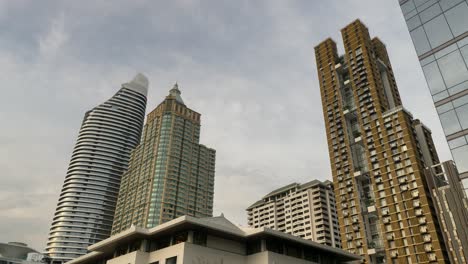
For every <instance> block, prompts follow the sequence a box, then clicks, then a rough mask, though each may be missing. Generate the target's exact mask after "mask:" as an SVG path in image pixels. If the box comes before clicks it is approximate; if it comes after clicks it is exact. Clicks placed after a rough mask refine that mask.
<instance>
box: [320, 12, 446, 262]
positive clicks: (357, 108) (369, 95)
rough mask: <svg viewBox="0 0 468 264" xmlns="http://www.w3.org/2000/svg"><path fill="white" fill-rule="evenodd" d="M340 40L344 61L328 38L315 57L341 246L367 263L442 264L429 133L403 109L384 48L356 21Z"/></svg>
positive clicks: (442, 257)
mask: <svg viewBox="0 0 468 264" xmlns="http://www.w3.org/2000/svg"><path fill="white" fill-rule="evenodd" d="M341 33H342V37H343V43H344V49H345V54H344V55H343V56H339V55H338V52H337V46H336V43H335V42H334V41H333V40H331V39H326V40H325V41H323V42H322V43H320V44H319V45H318V46H317V47H315V55H316V61H317V70H318V77H319V81H320V91H321V97H322V104H323V113H324V118H325V124H326V132H327V140H328V149H329V156H330V162H331V169H332V175H333V186H334V189H335V195H336V204H337V209H338V219H339V224H340V234H341V243H342V247H343V248H344V249H346V250H348V251H350V252H351V253H353V252H354V253H356V254H359V255H361V256H363V257H364V259H365V263H447V261H448V257H447V252H446V249H445V245H444V242H443V238H442V235H441V229H440V226H439V223H438V219H437V217H436V213H435V209H434V205H433V201H432V199H431V195H430V193H429V191H428V189H427V184H426V181H425V177H424V169H425V168H426V166H428V165H431V164H432V163H433V162H434V161H438V158H437V153H436V152H435V149H434V147H433V144H432V140H431V136H430V131H429V130H428V129H427V128H425V127H424V126H423V125H422V124H421V123H420V122H418V121H416V120H414V119H413V117H412V115H411V113H409V112H408V111H407V110H405V109H404V108H403V107H402V105H401V100H400V96H399V92H398V88H397V85H396V82H395V78H394V75H393V70H392V65H391V64H390V60H389V58H388V54H387V51H386V47H385V45H384V44H383V43H382V42H381V41H380V40H379V39H378V38H372V39H371V38H370V36H369V32H368V29H367V28H366V26H365V25H364V24H363V23H362V22H360V21H359V20H356V21H354V22H353V23H351V24H349V25H348V26H346V27H345V28H343V29H342V30H341ZM422 146H424V147H422Z"/></svg>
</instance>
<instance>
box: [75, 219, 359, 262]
mask: <svg viewBox="0 0 468 264" xmlns="http://www.w3.org/2000/svg"><path fill="white" fill-rule="evenodd" d="M88 249H89V250H90V251H91V253H89V254H87V255H85V256H82V257H79V258H77V259H75V260H72V261H70V262H68V264H91V263H92V264H104V263H106V264H207V263H209V264H267V263H269V264H270V263H271V264H272V263H277V264H280V263H287V264H314V263H321V264H332V263H333V264H334V263H348V262H350V261H359V260H360V257H359V256H356V255H353V254H351V253H348V252H346V251H344V250H341V249H338V248H333V247H329V246H325V245H322V244H319V243H316V242H313V241H310V240H305V239H302V238H299V237H296V236H292V235H289V234H285V233H282V232H279V231H275V230H272V229H268V228H243V227H239V226H236V225H234V224H232V223H231V222H230V221H228V220H227V219H226V218H224V216H222V215H221V216H219V217H210V218H194V217H190V216H182V217H179V218H177V219H174V220H172V221H169V222H166V223H164V224H161V225H158V226H156V227H153V228H151V229H147V228H140V227H136V226H133V227H131V228H129V229H127V230H126V231H123V232H121V233H119V234H117V235H115V236H112V237H110V238H108V239H106V240H104V241H101V242H99V243H97V244H94V245H92V246H90V247H89V248H88Z"/></svg>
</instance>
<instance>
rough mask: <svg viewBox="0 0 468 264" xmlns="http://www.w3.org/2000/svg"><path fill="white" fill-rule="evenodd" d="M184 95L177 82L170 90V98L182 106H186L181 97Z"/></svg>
mask: <svg viewBox="0 0 468 264" xmlns="http://www.w3.org/2000/svg"><path fill="white" fill-rule="evenodd" d="M181 94H182V93H181V92H180V90H179V84H177V82H176V83H175V84H174V86H173V87H172V89H171V90H169V96H170V97H174V98H175V99H176V101H177V102H179V103H181V104H185V103H184V101H183V100H182V97H181V96H180V95H181Z"/></svg>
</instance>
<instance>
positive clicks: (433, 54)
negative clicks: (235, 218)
mask: <svg viewBox="0 0 468 264" xmlns="http://www.w3.org/2000/svg"><path fill="white" fill-rule="evenodd" d="M399 3H400V6H401V10H402V12H403V16H404V18H405V20H406V24H407V26H408V30H409V32H410V35H411V38H412V40H413V44H414V47H415V48H416V53H417V55H418V59H419V62H420V64H421V67H422V69H423V72H424V75H425V77H426V80H427V84H428V87H429V90H430V92H431V95H432V99H433V101H434V105H435V106H436V108H437V113H438V114H439V118H440V122H441V123H442V127H443V129H444V133H445V136H446V138H447V142H448V144H449V147H450V149H451V152H452V156H453V159H454V161H455V163H456V164H457V168H458V170H459V172H460V176H461V178H462V182H463V185H464V188H465V191H466V192H467V193H468V19H467V17H468V1H466V0H451V1H447V0H400V1H399Z"/></svg>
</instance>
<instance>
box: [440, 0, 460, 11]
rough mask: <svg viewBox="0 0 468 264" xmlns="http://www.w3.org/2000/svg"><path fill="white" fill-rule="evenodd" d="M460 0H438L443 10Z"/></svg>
mask: <svg viewBox="0 0 468 264" xmlns="http://www.w3.org/2000/svg"><path fill="white" fill-rule="evenodd" d="M461 1H463V0H440V1H439V3H440V6H441V7H442V9H443V10H444V11H445V10H448V9H449V8H451V7H453V6H455V5H456V4H458V3H460V2H461Z"/></svg>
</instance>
